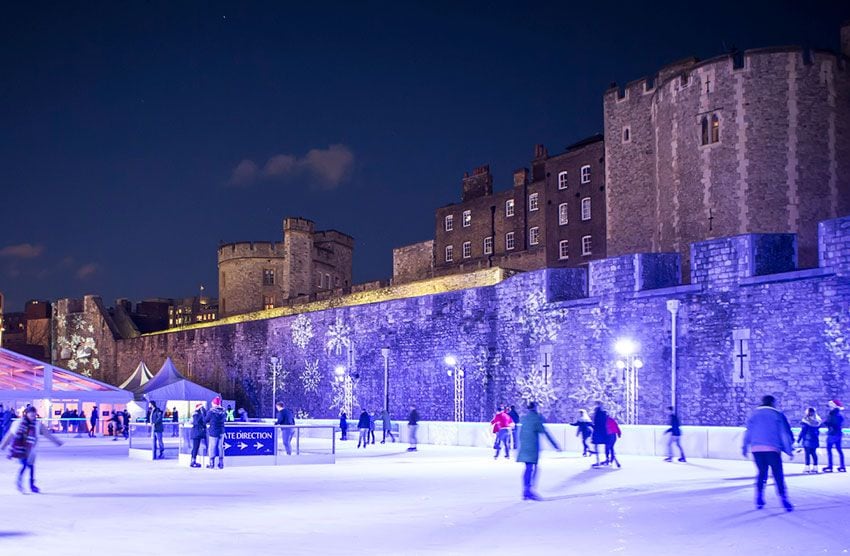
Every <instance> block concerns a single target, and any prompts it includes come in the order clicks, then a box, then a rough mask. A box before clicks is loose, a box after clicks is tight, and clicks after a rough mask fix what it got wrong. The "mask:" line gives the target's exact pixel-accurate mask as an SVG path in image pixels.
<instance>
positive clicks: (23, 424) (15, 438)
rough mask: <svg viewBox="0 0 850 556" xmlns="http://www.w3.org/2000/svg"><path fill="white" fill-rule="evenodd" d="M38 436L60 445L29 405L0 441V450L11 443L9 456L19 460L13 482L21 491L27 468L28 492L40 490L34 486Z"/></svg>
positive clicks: (34, 492) (35, 492)
mask: <svg viewBox="0 0 850 556" xmlns="http://www.w3.org/2000/svg"><path fill="white" fill-rule="evenodd" d="M39 436H46V437H47V438H48V439H49V440H50V441H51V442H53V443H54V444H56V445H57V446H61V445H62V441H60V440H59V439H58V438H56V437H55V436H53V435H52V434H51V433H50V430H49V429H48V428H47V427H45V426H44V423H42V422H40V421H39V420H38V416H37V414H36V410H35V407H33V406H29V407H27V409H26V411H24V415H23V417H21V420H20V421H18V422H17V423H12V425H11V427H10V428H9V431H8V432H7V433H6V436H5V437H3V440H2V442H0V451H2V450H5V449H6V446H8V445H9V444H11V445H12V448H11V449H10V450H9V458H10V459H18V460H20V462H21V470H20V471H19V472H18V478H17V480H16V482H15V484H16V486H17V487H18V490H19V491H20V492H21V493H23V492H24V485H23V482H24V472H25V471H26V470H27V469H29V472H30V492H32V493H33V494H37V493H39V492H40V490H39V488H38V487H37V486H35V454H36V447H37V446H38V437H39Z"/></svg>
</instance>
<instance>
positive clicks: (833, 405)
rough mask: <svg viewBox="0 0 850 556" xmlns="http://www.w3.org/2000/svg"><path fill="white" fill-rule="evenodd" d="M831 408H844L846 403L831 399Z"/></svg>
mask: <svg viewBox="0 0 850 556" xmlns="http://www.w3.org/2000/svg"><path fill="white" fill-rule="evenodd" d="M829 408H830V409H844V404H842V403H841V402H840V401H838V400H829Z"/></svg>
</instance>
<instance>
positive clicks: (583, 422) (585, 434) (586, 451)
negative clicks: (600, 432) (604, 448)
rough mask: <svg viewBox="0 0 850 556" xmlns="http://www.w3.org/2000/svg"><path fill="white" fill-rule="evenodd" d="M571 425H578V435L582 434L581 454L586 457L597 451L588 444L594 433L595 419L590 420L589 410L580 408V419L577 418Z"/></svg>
mask: <svg viewBox="0 0 850 556" xmlns="http://www.w3.org/2000/svg"><path fill="white" fill-rule="evenodd" d="M570 425H572V426H574V427H578V430H576V436H581V445H582V452H581V456H582V457H586V456H589V455H591V454H594V453H595V452H594V451H593V450H591V449H590V446H588V445H587V439H588V438H590V437H591V436H592V435H593V421H591V420H590V416H589V415H588V414H587V410H585V409H579V410H578V419H576V421H575V422H574V423H570Z"/></svg>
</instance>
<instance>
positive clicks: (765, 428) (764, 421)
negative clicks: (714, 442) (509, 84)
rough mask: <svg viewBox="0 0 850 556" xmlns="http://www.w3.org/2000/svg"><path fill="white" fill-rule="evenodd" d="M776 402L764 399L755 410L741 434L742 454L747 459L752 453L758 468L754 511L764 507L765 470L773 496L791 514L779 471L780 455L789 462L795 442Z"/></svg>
mask: <svg viewBox="0 0 850 556" xmlns="http://www.w3.org/2000/svg"><path fill="white" fill-rule="evenodd" d="M775 403H776V399H775V398H774V397H773V396H770V395H767V396H764V397H763V398H762V400H761V406H759V407H757V408H756V410H755V411H753V412H752V414H751V415H750V418H749V420H748V421H747V430H746V431H745V432H744V444H743V446H742V447H741V453H742V454H743V455H744V457H747V453H748V452H749V451H752V453H753V459H754V460H755V462H756V467H757V468H758V475H757V476H756V508H758V509H761V508H763V507H764V485H765V483H767V473H768V470H770V471H772V472H773V482H774V484H775V485H776V492H777V493H778V494H779V498H780V499H781V500H782V506H783V507H784V508H785V509H786V510H787V511H789V512H790V511H792V510H793V509H794V506H793V505H792V504H791V502H790V501H789V500H788V493H787V491H786V489H785V474H784V472H783V470H782V452H785V453H786V454H788V456H790V457H791V458H793V457H794V450H793V449H792V444H793V442H794V438H793V436H792V435H791V427H790V426H789V425H788V419H786V418H785V415H783V414H782V412H781V411H779V410H778V409H776V408H775V407H774V404H775Z"/></svg>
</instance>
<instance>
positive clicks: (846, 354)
mask: <svg viewBox="0 0 850 556" xmlns="http://www.w3.org/2000/svg"><path fill="white" fill-rule="evenodd" d="M823 322H824V324H825V325H826V329H825V330H824V335H825V336H826V338H827V339H826V341H825V342H824V344H825V345H826V349H828V350H829V351H830V353H832V354H833V355H834V356H835V357H837V358H838V359H843V360H847V361H850V345H848V344H847V339H846V338H845V336H844V331H843V330H842V329H841V323H840V322H839V320H838V319H836V318H833V317H826V318H825V319H823Z"/></svg>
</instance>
